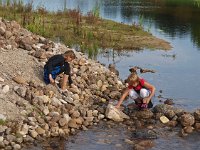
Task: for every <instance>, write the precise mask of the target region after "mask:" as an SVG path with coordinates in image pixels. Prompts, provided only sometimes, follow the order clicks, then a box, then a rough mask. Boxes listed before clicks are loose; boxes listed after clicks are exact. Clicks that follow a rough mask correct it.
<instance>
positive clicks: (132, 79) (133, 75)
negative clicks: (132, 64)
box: [128, 72, 140, 83]
mask: <svg viewBox="0 0 200 150" xmlns="http://www.w3.org/2000/svg"><path fill="white" fill-rule="evenodd" d="M139 79H140V78H139V76H138V75H137V72H132V73H131V74H130V75H129V76H128V82H137V83H138V82H139Z"/></svg>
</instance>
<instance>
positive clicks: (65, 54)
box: [64, 50, 76, 59]
mask: <svg viewBox="0 0 200 150" xmlns="http://www.w3.org/2000/svg"><path fill="white" fill-rule="evenodd" d="M64 56H65V57H66V56H69V57H71V58H72V59H75V58H76V55H75V53H74V51H73V50H69V51H66V52H65V53H64Z"/></svg>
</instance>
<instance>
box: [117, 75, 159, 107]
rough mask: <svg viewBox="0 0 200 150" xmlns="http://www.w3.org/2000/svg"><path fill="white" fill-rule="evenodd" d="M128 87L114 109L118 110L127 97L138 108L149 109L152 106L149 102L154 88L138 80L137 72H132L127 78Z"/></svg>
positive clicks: (140, 79)
mask: <svg viewBox="0 0 200 150" xmlns="http://www.w3.org/2000/svg"><path fill="white" fill-rule="evenodd" d="M127 82H128V87H127V88H126V89H125V91H124V93H123V94H122V96H121V98H120V100H119V102H118V103H117V105H116V108H119V107H120V105H121V104H122V102H123V101H124V99H125V98H126V97H127V96H128V95H129V96H130V98H131V99H133V100H134V101H135V104H136V105H137V106H138V107H139V108H142V109H143V108H151V107H153V104H152V102H151V99H152V97H153V96H154V94H155V90H156V89H155V87H154V86H153V85H152V84H150V83H148V82H147V81H145V80H144V79H142V78H140V77H139V76H138V75H137V72H132V73H131V74H130V75H129V77H128V80H127Z"/></svg>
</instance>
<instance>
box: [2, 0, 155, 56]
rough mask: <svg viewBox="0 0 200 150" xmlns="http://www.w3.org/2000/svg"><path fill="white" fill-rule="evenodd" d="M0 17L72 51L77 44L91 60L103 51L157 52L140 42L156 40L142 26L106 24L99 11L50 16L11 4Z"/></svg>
mask: <svg viewBox="0 0 200 150" xmlns="http://www.w3.org/2000/svg"><path fill="white" fill-rule="evenodd" d="M0 16H1V17H2V18H5V19H9V20H16V21H17V22H19V23H20V24H21V25H22V26H23V27H25V28H27V29H28V30H30V31H32V32H33V33H36V34H39V35H42V36H44V37H47V38H50V39H52V40H59V41H61V42H63V43H64V44H66V45H67V46H69V47H71V46H72V45H75V44H77V45H79V46H80V49H81V50H82V51H83V52H87V53H88V54H89V55H90V56H92V55H95V54H96V53H98V49H99V48H102V49H104V48H113V49H141V48H143V47H148V48H156V46H155V45H154V44H151V43H148V44H147V43H144V41H142V42H140V40H138V37H152V36H151V34H150V33H148V32H145V31H143V30H142V27H141V26H140V25H136V24H134V25H125V24H122V23H116V22H113V21H109V20H102V19H101V18H99V13H98V8H96V9H94V10H93V11H92V12H89V13H88V14H87V15H86V16H83V15H82V14H81V13H80V11H79V10H65V11H62V12H61V11H59V12H47V11H46V10H45V9H44V8H38V9H37V10H33V7H32V4H28V5H23V3H22V2H21V1H18V2H16V1H13V2H10V1H9V0H7V2H6V3H4V4H3V3H2V2H1V5H0ZM143 40H145V39H143Z"/></svg>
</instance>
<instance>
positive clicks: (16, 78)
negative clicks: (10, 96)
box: [13, 76, 27, 85]
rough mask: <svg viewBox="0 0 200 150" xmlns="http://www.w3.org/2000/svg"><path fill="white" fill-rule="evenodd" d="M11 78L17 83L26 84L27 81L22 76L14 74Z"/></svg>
mask: <svg viewBox="0 0 200 150" xmlns="http://www.w3.org/2000/svg"><path fill="white" fill-rule="evenodd" d="M13 80H14V81H15V82H17V83H19V84H24V85H27V81H26V80H25V79H24V78H23V77H22V76H15V77H14V78H13Z"/></svg>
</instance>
